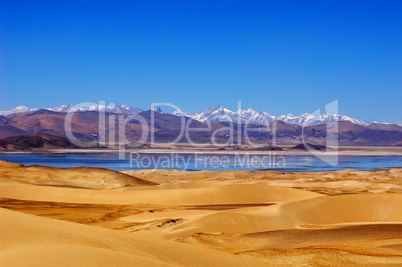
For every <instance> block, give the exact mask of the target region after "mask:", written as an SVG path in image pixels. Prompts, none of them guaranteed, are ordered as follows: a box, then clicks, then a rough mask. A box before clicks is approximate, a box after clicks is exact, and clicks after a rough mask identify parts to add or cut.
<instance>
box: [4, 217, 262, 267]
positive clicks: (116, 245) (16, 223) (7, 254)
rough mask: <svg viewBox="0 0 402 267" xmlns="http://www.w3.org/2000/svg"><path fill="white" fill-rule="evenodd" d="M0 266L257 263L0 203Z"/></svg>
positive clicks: (245, 264) (218, 264) (255, 264)
mask: <svg viewBox="0 0 402 267" xmlns="http://www.w3.org/2000/svg"><path fill="white" fill-rule="evenodd" d="M0 216H1V218H3V219H2V220H1V221H0V226H1V227H0V231H1V237H2V238H1V239H0V247H1V251H0V265H1V266H30V265H32V264H34V265H37V266H45V265H46V266H48V265H57V266H60V265H64V266H77V265H79V266H133V265H152V266H162V265H164V266H167V265H172V266H174V265H192V266H194V265H202V266H207V265H210V266H211V265H214V266H228V265H231V266H253V265H254V266H257V265H258V262H256V261H253V260H250V259H247V258H243V257H240V256H233V255H230V254H226V253H223V252H219V251H213V250H209V249H203V248H198V247H194V246H190V245H186V244H180V243H176V242H171V241H166V240H163V241H162V240H160V239H157V238H151V237H143V236H141V235H134V234H131V235H127V234H124V233H121V232H116V231H112V230H108V229H102V228H97V227H91V226H85V225H80V224H74V223H69V222H63V221H57V220H52V219H46V218H39V217H36V216H33V215H26V214H23V213H19V212H15V211H9V210H5V209H0Z"/></svg>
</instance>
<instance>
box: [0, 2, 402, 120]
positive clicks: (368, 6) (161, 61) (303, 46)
mask: <svg viewBox="0 0 402 267" xmlns="http://www.w3.org/2000/svg"><path fill="white" fill-rule="evenodd" d="M401 14H402V1H386V0H382V1H370V0H364V1H350V0H349V1H339V0H336V1H329V0H325V1H323V0H320V1H318V0H317V1H279V0H278V1H218V0H217V1H84V0H81V1H71V0H69V1H53V0H52V1H40V0H37V1H18V0H12V1H10V0H0V93H1V98H0V99H1V100H0V110H4V109H9V108H12V107H15V106H17V105H26V106H28V107H38V108H44V107H51V106H58V105H62V104H70V103H72V104H77V103H80V102H85V101H92V102H96V101H98V100H105V101H106V103H111V102H113V103H116V104H128V105H131V106H133V107H138V108H142V109H149V107H150V103H152V102H172V103H174V104H176V105H178V106H180V107H181V108H182V109H184V110H188V111H191V112H199V111H202V110H204V109H205V108H207V107H211V106H215V105H222V106H225V107H227V108H229V109H234V110H235V109H236V105H237V100H242V102H243V108H249V107H253V108H256V109H258V110H261V111H266V112H268V113H270V114H273V115H280V114H285V113H293V114H297V115H298V114H301V113H304V112H313V111H314V110H316V109H317V108H320V107H321V108H322V107H323V106H324V105H325V104H327V103H328V102H331V101H333V100H335V99H339V112H340V113H342V114H345V115H348V116H352V117H355V118H358V119H364V120H367V121H373V120H378V121H388V122H393V121H396V120H402V107H401V106H402V105H401V102H402V101H401V99H402V52H401V47H402V36H401V35H402V20H401Z"/></svg>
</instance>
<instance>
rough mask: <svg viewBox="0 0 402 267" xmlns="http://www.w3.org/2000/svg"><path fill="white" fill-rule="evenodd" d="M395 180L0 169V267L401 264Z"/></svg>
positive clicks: (388, 175) (343, 174)
mask: <svg viewBox="0 0 402 267" xmlns="http://www.w3.org/2000/svg"><path fill="white" fill-rule="evenodd" d="M401 175H402V170H400V169H391V170H381V171H377V172H359V171H354V170H344V171H337V172H305V173H280V172H275V171H268V172H246V171H239V172H236V171H230V172H182V171H176V170H175V171H166V170H156V171H134V172H133V171H127V172H124V173H121V172H114V171H110V170H105V169H98V168H72V169H60V168H50V167H40V166H31V167H25V166H23V165H19V164H13V163H8V162H1V161H0V207H3V208H6V209H2V208H0V217H1V218H2V220H0V236H1V237H2V238H1V239H0V266H27V265H38V266H49V265H51V266H54V265H58V266H59V265H68V266H75V265H79V266H86V265H89V266H95V265H96V266H103V265H106V266H108V265H111V266H133V265H140V266H142V265H150V266H159V265H163V266H177V265H184V266H194V265H198V266H208V265H210V266H219V265H223V266H228V265H229V266H237V265H240V266H243V265H244V266H246V265H251V266H264V265H275V264H280V265H286V266H289V265H290V266H300V265H322V266H332V265H351V264H392V263H393V264H402V250H401V248H402V247H401V245H400V244H401V242H402V194H400V193H398V192H399V191H398V190H400V188H401ZM298 188H299V189H298ZM300 188H301V189H300ZM317 192H320V193H317ZM362 192H363V193H362ZM368 192H371V193H368ZM384 192H393V193H384ZM321 193H322V194H321ZM345 193H353V194H346V195H345ZM357 193H358V194H357ZM12 210H14V211H12ZM25 213H28V214H25ZM41 217H47V218H41ZM66 221H68V222H66ZM111 229H113V230H111Z"/></svg>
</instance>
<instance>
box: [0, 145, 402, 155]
mask: <svg viewBox="0 0 402 267" xmlns="http://www.w3.org/2000/svg"><path fill="white" fill-rule="evenodd" d="M313 152H314V153H312V152H310V151H305V150H289V149H285V150H271V151H255V150H211V149H162V148H157V149H152V148H151V149H124V150H120V149H46V150H43V149H41V150H26V151H1V152H0V154H30V153H32V154H34V153H43V154H45V153H54V154H109V153H110V154H119V153H125V154H131V153H138V154H200V155H202V154H205V155H209V154H213V155H277V156H280V155H283V156H316V155H317V156H320V157H321V156H324V157H333V156H363V157H364V156H402V147H346V146H345V147H339V148H338V150H333V151H330V152H321V151H319V150H315V151H313Z"/></svg>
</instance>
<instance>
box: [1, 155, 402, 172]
mask: <svg viewBox="0 0 402 267" xmlns="http://www.w3.org/2000/svg"><path fill="white" fill-rule="evenodd" d="M0 160H6V161H10V162H14V163H21V164H24V165H43V166H55V167H63V168H70V167H79V166H86V167H100V168H108V169H112V170H116V171H121V170H129V169H133V170H139V169H155V168H157V169H180V170H189V171H197V170H214V171H224V170H250V171H260V170H281V171H330V170H342V169H356V170H373V169H376V168H391V167H402V156H340V157H339V158H338V159H337V160H336V161H334V160H333V159H331V160H332V161H329V160H327V159H326V158H324V159H319V158H316V157H315V156H312V155H311V156H302V155H271V156H267V155H222V154H220V155H214V154H181V153H175V154H170V153H166V154H145V153H144V154H137V153H135V154H129V153H126V154H124V155H119V154H117V153H116V154H114V153H85V154H84V153H83V154H79V153H68V154H62V153H0Z"/></svg>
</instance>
